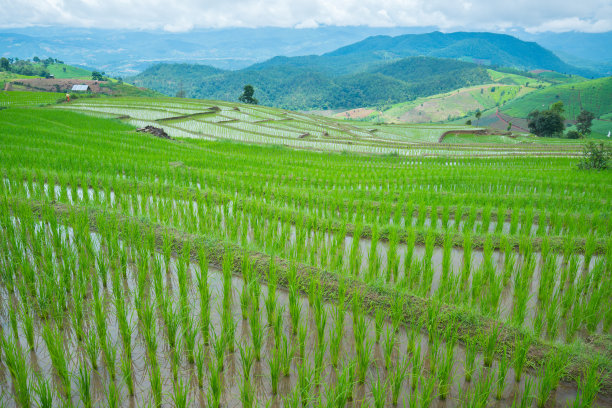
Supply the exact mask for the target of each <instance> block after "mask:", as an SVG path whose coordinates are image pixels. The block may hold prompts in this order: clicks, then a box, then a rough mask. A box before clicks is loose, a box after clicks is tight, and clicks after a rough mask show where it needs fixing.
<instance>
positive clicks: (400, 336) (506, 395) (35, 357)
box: [0, 228, 611, 407]
mask: <svg viewBox="0 0 612 408" xmlns="http://www.w3.org/2000/svg"><path fill="white" fill-rule="evenodd" d="M72 237H73V235H72V231H71V229H70V228H67V229H65V239H68V240H71V239H72ZM92 237H93V239H94V242H97V243H99V242H100V237H99V236H97V235H96V234H92ZM98 250H99V248H98ZM157 256H160V255H157ZM175 266H176V261H175V260H173V261H172V263H171V265H170V272H169V273H168V274H166V275H165V284H166V288H167V291H168V293H169V295H170V296H171V297H172V298H173V299H174V301H175V304H178V296H179V295H178V287H179V283H178V280H177V277H176V272H175ZM197 268H198V267H197V266H195V265H190V266H189V269H188V271H189V279H191V281H192V282H194V281H195V272H196V270H197ZM231 283H232V292H231V293H232V297H233V301H232V306H231V310H232V316H233V318H234V322H235V324H236V341H237V342H239V343H241V344H244V345H247V344H251V332H250V326H249V323H248V321H247V320H243V319H242V316H241V309H240V305H239V293H240V292H241V291H242V288H243V286H244V282H243V280H242V278H240V277H238V276H234V277H232V280H231ZM122 284H123V287H124V291H125V300H126V303H127V305H128V312H129V313H128V315H132V316H133V317H132V326H133V327H134V330H133V333H132V345H133V350H132V364H133V369H134V370H133V371H134V382H135V396H134V397H130V396H129V395H127V390H126V387H125V386H124V385H122V384H123V382H122V380H121V374H120V370H119V364H120V359H121V358H122V352H121V351H120V344H121V342H120V339H119V328H118V326H117V323H116V318H115V308H114V305H113V302H112V301H111V299H112V297H113V295H112V293H111V290H110V289H105V290H102V292H101V293H102V295H103V296H104V298H105V299H106V301H105V305H106V313H107V325H108V336H109V338H110V341H111V343H112V344H114V345H116V348H117V359H116V361H115V364H116V366H117V380H116V384H117V386H118V387H119V389H120V393H121V398H120V399H119V401H120V403H121V406H124V407H139V406H143V404H145V403H146V402H147V401H148V400H149V398H150V395H151V387H150V380H149V368H148V366H149V364H148V357H147V352H146V347H145V345H144V342H143V338H142V336H141V334H140V331H139V329H138V328H137V324H138V322H137V318H136V312H135V305H134V293H135V291H136V286H137V281H136V265H135V264H130V267H129V270H128V274H127V278H126V279H124V280H123V281H122ZM209 285H210V287H211V289H212V306H211V317H212V322H211V324H212V328H213V330H214V331H216V332H220V330H221V319H220V309H221V301H222V297H223V295H222V291H223V277H222V274H221V273H220V272H219V271H217V270H214V269H211V270H210V274H209ZM188 287H189V293H188V297H189V301H190V305H191V313H192V316H193V317H197V316H198V315H199V313H200V310H199V309H198V307H199V306H198V305H199V302H198V293H197V290H196V289H195V285H194V284H192V285H189V286H188ZM152 293H153V292H151V296H153V295H152ZM0 295H1V297H2V302H1V303H0V305H2V307H1V311H0V325H1V326H2V327H3V328H5V329H4V335H5V336H6V337H8V336H14V335H15V337H16V338H17V339H18V340H19V343H20V344H21V345H22V347H24V348H25V347H26V340H25V337H24V333H23V326H22V322H21V321H20V322H19V324H18V326H19V329H18V332H17V333H12V332H11V330H10V329H8V327H10V324H9V318H8V305H9V302H10V303H12V304H13V307H14V308H17V307H18V303H17V302H18V301H17V299H16V298H15V297H14V296H13V295H12V294H9V293H8V292H7V290H6V288H4V287H3V288H2V289H1V290H0ZM266 296H267V287H266V286H265V285H262V292H261V299H260V316H261V319H262V325H263V327H264V342H263V344H264V346H263V348H262V356H261V361H259V362H255V364H254V365H253V368H252V372H251V379H252V384H253V387H254V393H255V397H256V400H257V401H258V402H259V405H264V404H265V403H266V402H268V401H270V406H272V407H282V406H285V405H284V403H283V398H284V397H286V396H288V395H289V394H290V393H291V392H292V390H293V389H294V387H295V386H296V384H297V380H298V374H297V373H298V370H299V368H300V367H301V366H302V365H304V364H310V365H311V366H313V365H314V361H313V359H314V354H315V351H316V350H317V349H318V348H319V347H320V345H319V344H318V341H317V335H316V330H315V327H316V324H315V321H314V313H313V309H312V308H311V307H310V305H309V302H308V299H307V298H306V297H300V299H299V302H300V304H301V306H302V309H301V310H302V313H301V320H302V321H304V322H307V325H308V332H307V336H306V343H305V358H304V360H302V359H300V358H299V357H298V356H295V357H294V358H293V359H292V361H291V370H290V375H289V376H288V377H282V378H281V381H280V384H279V395H278V396H277V397H276V398H273V397H272V395H271V383H270V372H269V365H268V364H269V360H270V358H271V352H272V349H273V342H274V341H273V334H272V329H271V328H270V327H269V325H268V322H267V316H266V313H265V308H264V305H263V299H264V298H265V297H266ZM151 300H154V299H153V298H152V299H151ZM276 300H277V307H279V308H284V314H283V322H284V323H283V328H282V330H283V333H284V336H286V337H287V338H288V339H289V341H290V343H291V344H293V345H294V347H295V348H298V340H297V338H296V336H294V335H293V334H292V330H291V324H290V316H289V312H288V310H289V296H288V293H287V292H286V291H284V290H282V289H278V290H277V294H276ZM324 308H325V310H326V312H327V327H326V335H325V338H326V339H327V342H328V343H329V338H330V337H329V336H330V333H331V331H332V330H333V329H334V325H335V322H334V319H333V317H332V316H333V312H334V309H335V308H336V305H335V304H333V303H325V305H324ZM347 309H348V310H347V312H346V316H345V319H344V335H343V338H342V346H341V357H340V361H341V363H340V365H341V366H342V362H349V361H352V360H353V359H354V358H355V355H356V353H355V340H354V330H353V329H354V327H353V318H352V314H351V312H350V306H349V307H347ZM66 313H68V311H66ZM366 322H367V324H368V327H369V330H368V332H367V339H368V341H369V342H371V344H373V349H372V358H373V359H372V362H371V364H370V366H369V368H368V372H367V375H366V381H365V383H364V384H363V385H359V384H356V385H355V387H354V393H353V397H354V398H353V401H352V402H350V403H349V404H348V405H347V406H350V407H360V406H364V405H365V406H372V405H373V396H372V388H373V384H374V382H375V381H376V379H377V378H378V376H379V375H380V378H381V381H385V380H386V379H387V377H388V375H389V373H387V371H386V369H385V367H384V342H385V337H386V336H385V333H386V332H387V330H389V332H390V333H393V330H392V328H391V327H390V322H385V324H384V327H383V335H382V337H381V341H380V343H379V344H375V343H374V339H375V331H374V321H373V319H371V318H369V317H367V318H366ZM43 324H44V323H43V322H41V321H36V322H35V345H36V346H35V348H34V350H33V351H31V352H29V353H27V360H28V364H29V366H30V368H31V372H32V374H31V378H35V377H36V376H37V375H41V376H43V377H45V378H48V379H51V380H52V381H53V383H54V384H55V385H56V386H58V387H59V385H60V382H59V378H58V376H57V375H56V373H55V370H54V369H53V368H52V364H51V359H50V356H49V353H48V351H47V349H46V346H45V343H44V341H43V339H42V337H41V330H42V325H43ZM86 326H88V327H91V326H93V317H92V316H91V315H88V317H87V319H86ZM64 327H65V329H64V331H63V336H64V345H65V348H66V350H67V353H68V355H69V364H68V366H69V371H71V372H72V373H76V372H77V369H78V362H79V361H80V360H84V359H85V358H84V350H83V348H82V345H81V344H80V343H79V342H78V341H77V340H76V337H75V335H74V332H73V330H72V328H71V321H70V319H69V318H68V316H67V315H66V316H64ZM156 327H157V335H158V336H157V339H158V348H157V353H156V354H157V359H158V361H159V364H160V368H161V373H162V378H163V391H164V403H163V406H173V404H172V402H171V397H170V396H171V395H172V393H173V380H172V369H171V364H170V361H171V360H170V359H171V350H169V347H168V343H167V340H166V338H167V337H166V334H165V333H166V330H165V327H164V324H163V320H162V319H161V317H160V316H159V314H158V316H157V319H156ZM394 336H395V345H394V347H393V352H392V357H391V361H392V362H391V367H394V366H395V364H397V362H398V361H399V360H401V359H403V358H404V357H406V358H410V356H409V355H408V354H407V348H408V347H407V344H408V338H409V335H408V332H407V330H406V328H405V327H400V328H399V329H398V331H397V333H396V334H395V335H394ZM417 342H418V343H419V344H420V347H421V359H422V361H423V370H422V371H421V372H420V373H419V377H420V378H419V385H418V388H417V391H416V392H417V393H419V394H421V393H422V392H423V387H424V384H425V383H426V382H427V378H428V377H429V375H430V368H431V363H432V360H431V354H432V347H433V346H432V344H431V343H429V342H428V337H427V335H426V334H425V333H421V332H419V333H418V335H417ZM197 344H198V347H202V349H203V351H204V353H205V355H207V356H209V355H210V353H211V349H210V347H209V346H205V345H203V344H201V342H200V338H199V334H198V340H197ZM444 350H445V344H444V343H443V342H442V343H441V344H440V345H439V352H438V361H439V359H440V358H441V356H442V355H443V353H444ZM464 360H465V349H464V347H463V345H461V344H458V345H457V346H456V347H455V352H454V364H453V367H454V368H453V375H452V378H453V380H452V387H451V389H450V394H449V397H448V398H447V399H446V400H440V399H438V398H433V400H432V404H431V406H434V407H453V406H457V405H459V404H460V400H461V398H463V397H464V396H465V395H466V391H468V390H470V389H473V388H474V386H475V385H474V384H476V383H477V382H478V381H480V378H482V377H486V376H487V375H489V374H490V375H494V376H495V375H496V374H497V367H498V364H499V362H498V361H494V362H493V365H492V367H490V368H488V367H484V366H483V364H482V361H483V357H482V356H481V355H478V356H477V357H476V367H477V370H476V373H475V376H474V378H473V379H472V381H471V382H470V383H468V382H466V381H465V376H464V369H463V366H464ZM98 361H99V364H100V367H99V369H98V370H97V371H94V370H90V372H91V375H92V387H93V394H94V401H95V403H96V406H106V398H107V393H108V384H109V382H110V378H109V372H108V367H107V366H106V363H105V359H104V358H103V357H102V356H100V358H99V359H98ZM408 372H410V367H409V368H408ZM179 377H180V378H181V379H182V380H183V381H185V382H187V383H188V384H189V398H190V400H191V402H192V404H193V406H205V405H206V403H205V395H206V393H207V389H206V386H207V383H208V370H206V369H205V379H204V384H205V386H204V389H200V388H198V386H197V381H196V374H195V369H194V366H193V365H192V364H189V363H188V362H187V361H186V359H185V357H184V355H183V356H182V357H181V363H180V370H179ZM242 377H243V373H242V368H241V363H240V355H239V352H238V348H236V351H235V352H233V353H229V352H226V354H225V369H224V371H223V372H222V378H221V380H222V390H223V393H222V406H224V407H240V406H242V403H241V399H240V389H241V384H242ZM526 379H529V380H531V381H535V382H536V383H537V381H539V380H538V379H537V378H534V377H533V376H532V375H531V374H528V375H524V376H523V380H522V381H521V382H518V383H517V382H515V381H514V374H513V371H512V368H510V369H509V372H508V374H507V376H506V380H505V386H504V392H503V395H502V398H501V399H500V400H495V399H494V398H493V395H494V392H492V394H491V396H490V398H489V406H495V407H510V406H511V405H512V402H513V400H514V398H515V397H517V396H519V397H520V395H521V394H522V391H523V389H524V386H525V380H526ZM336 381H337V372H336V370H335V369H334V367H332V365H331V358H330V354H329V349H328V350H327V352H326V354H325V358H324V364H323V371H322V373H321V384H322V386H315V387H314V388H313V389H312V391H311V393H310V395H311V396H312V397H313V399H315V400H317V399H318V398H322V399H323V400H325V392H324V388H325V387H329V386H333V385H334V384H336ZM409 384H410V376H408V378H406V379H405V380H404V381H403V383H402V387H401V391H400V403H401V401H402V400H403V399H404V398H405V399H406V400H409V399H410V395H411V393H412V391H411V387H410V386H409ZM0 388H1V389H2V391H3V392H4V394H5V395H7V398H8V406H13V405H14V404H13V401H12V399H11V395H12V392H13V384H12V382H11V376H10V374H9V373H8V370H7V367H6V366H5V365H4V363H0ZM59 388H61V387H59ZM77 389H78V384H77V381H76V377H75V378H74V379H73V380H72V395H71V400H72V402H73V403H74V404H75V405H79V403H80V402H79V397H78V393H77ZM386 394H387V401H386V405H387V406H390V405H391V403H390V399H389V398H390V397H389V395H390V392H389V391H388V392H387V393H386ZM575 396H576V388H575V386H574V385H572V384H567V383H561V384H560V385H559V387H558V388H557V389H556V390H555V391H554V392H553V395H552V396H551V399H550V400H549V402H548V403H547V405H546V406H547V407H565V406H566V405H567V404H568V403H570V402H572V401H573V399H574V398H575ZM599 402H600V405H601V406H604V405H607V404H610V402H611V401H607V400H600V401H599ZM313 403H314V401H313Z"/></svg>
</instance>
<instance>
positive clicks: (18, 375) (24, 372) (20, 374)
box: [1, 339, 32, 408]
mask: <svg viewBox="0 0 612 408" xmlns="http://www.w3.org/2000/svg"><path fill="white" fill-rule="evenodd" d="M1 340H2V348H3V349H4V360H5V363H6V366H7V368H8V370H9V373H10V374H11V378H12V380H13V387H14V389H15V402H16V403H17V405H18V406H20V407H22V408H27V407H30V404H31V388H32V385H31V382H30V378H29V368H28V363H27V362H26V359H25V356H24V355H23V354H22V352H21V349H20V347H19V343H18V342H17V341H15V342H13V341H12V340H10V339H1Z"/></svg>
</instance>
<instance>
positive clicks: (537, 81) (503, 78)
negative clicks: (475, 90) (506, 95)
mask: <svg viewBox="0 0 612 408" xmlns="http://www.w3.org/2000/svg"><path fill="white" fill-rule="evenodd" d="M487 72H488V73H489V76H490V77H491V79H492V80H493V81H494V82H496V83H500V84H508V85H523V86H527V85H526V84H529V87H531V88H537V87H539V86H542V87H547V86H550V85H551V83H550V82H549V81H546V80H543V79H542V78H541V77H538V78H530V77H528V76H523V75H518V74H510V73H506V72H499V71H495V70H493V69H488V70H487Z"/></svg>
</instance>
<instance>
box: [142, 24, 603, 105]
mask: <svg viewBox="0 0 612 408" xmlns="http://www.w3.org/2000/svg"><path fill="white" fill-rule="evenodd" d="M483 66H504V67H513V68H518V69H521V70H550V71H556V72H561V73H567V74H578V75H583V76H594V75H595V74H594V73H593V72H592V71H589V70H586V69H582V68H577V67H574V66H571V65H569V64H567V63H565V62H563V61H562V60H561V59H560V58H559V57H557V56H556V55H555V54H554V53H552V52H551V51H549V50H547V49H545V48H543V47H541V46H540V45H538V44H537V43H534V42H526V41H522V40H519V39H517V38H515V37H512V36H509V35H503V34H493V33H451V34H444V33H440V32H432V33H426V34H407V35H401V36H395V37H392V36H374V37H369V38H366V39H364V40H362V41H359V42H356V43H353V44H350V45H348V46H344V47H340V48H338V49H336V50H334V51H331V52H328V53H325V54H322V55H308V56H296V57H274V58H271V59H269V60H267V61H264V62H261V63H257V64H253V65H251V66H249V67H246V68H243V69H240V70H233V71H231V70H222V69H218V68H214V67H211V66H204V65H189V64H158V65H154V66H152V67H150V68H148V69H146V70H145V71H144V72H142V73H140V74H138V75H136V76H135V77H133V78H131V81H132V82H133V83H134V84H136V85H138V86H143V87H147V88H151V89H154V90H156V91H159V92H162V93H165V94H167V95H175V94H177V93H181V94H182V93H183V92H184V93H185V95H186V96H189V97H194V98H205V99H220V100H228V101H233V100H236V99H237V97H238V96H239V95H240V93H241V90H242V87H243V86H244V85H245V84H251V85H253V86H254V87H255V89H256V92H257V98H259V100H260V102H261V103H263V104H266V105H270V106H276V107H282V108H287V109H303V110H306V109H348V108H355V107H362V106H375V105H380V104H390V103H397V102H403V101H410V100H414V99H415V98H417V97H422V96H429V95H434V94H438V93H442V92H448V91H451V90H453V89H457V88H462V87H466V86H473V85H480V84H484V83H490V82H493V81H492V80H491V78H490V76H489V75H488V73H487V71H486V69H484V67H483Z"/></svg>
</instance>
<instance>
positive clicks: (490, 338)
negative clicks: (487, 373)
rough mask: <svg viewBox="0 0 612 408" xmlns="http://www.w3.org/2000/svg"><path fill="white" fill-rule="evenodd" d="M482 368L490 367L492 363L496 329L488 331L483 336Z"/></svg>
mask: <svg viewBox="0 0 612 408" xmlns="http://www.w3.org/2000/svg"><path fill="white" fill-rule="evenodd" d="M483 338H484V366H485V367H491V364H492V363H493V355H494V354H495V345H496V344H497V329H493V330H490V331H489V333H488V334H487V335H486V336H484V335H483Z"/></svg>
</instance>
